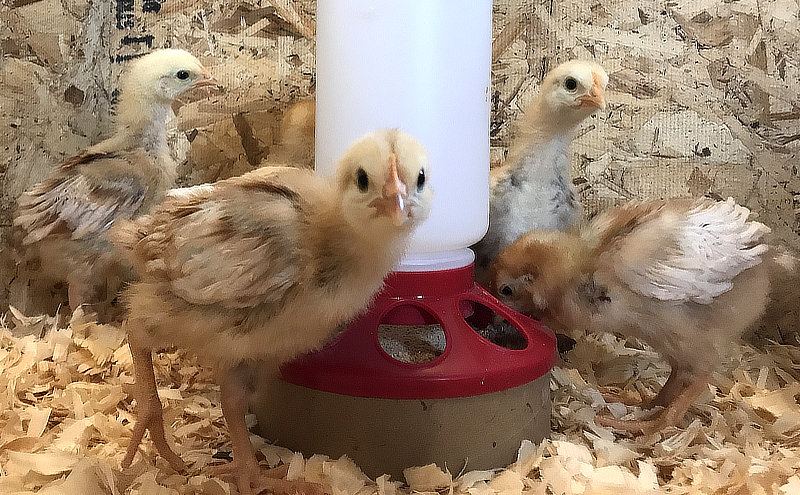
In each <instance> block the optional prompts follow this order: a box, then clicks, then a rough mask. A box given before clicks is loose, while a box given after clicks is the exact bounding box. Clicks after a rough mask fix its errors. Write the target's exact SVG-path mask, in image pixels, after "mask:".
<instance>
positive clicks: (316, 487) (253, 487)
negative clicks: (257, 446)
mask: <svg viewBox="0 0 800 495" xmlns="http://www.w3.org/2000/svg"><path fill="white" fill-rule="evenodd" d="M288 468H289V466H288V465H284V466H278V467H276V468H272V469H266V470H262V469H261V466H259V465H258V464H256V463H251V462H246V463H245V462H239V463H237V462H236V461H235V460H234V461H232V462H229V463H226V464H218V465H214V466H207V467H206V468H205V472H206V474H208V475H209V476H214V477H218V478H233V479H234V480H235V481H236V486H237V488H238V489H239V493H240V495H258V494H259V493H262V492H264V491H268V492H270V493H275V494H286V495H293V494H295V493H298V494H300V495H324V494H325V490H324V489H323V487H322V485H320V484H318V483H310V482H307V481H289V480H285V479H282V478H284V477H285V476H286V474H287V472H288Z"/></svg>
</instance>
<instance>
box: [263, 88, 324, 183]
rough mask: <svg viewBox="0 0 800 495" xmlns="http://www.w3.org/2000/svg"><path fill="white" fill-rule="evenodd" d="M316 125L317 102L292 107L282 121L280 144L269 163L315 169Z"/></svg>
mask: <svg viewBox="0 0 800 495" xmlns="http://www.w3.org/2000/svg"><path fill="white" fill-rule="evenodd" d="M315 125H316V102H315V100H302V101H298V102H297V103H295V104H293V105H292V106H290V107H289V108H288V109H287V110H286V113H285V114H284V115H283V120H282V121H281V132H280V138H279V142H278V144H277V145H276V146H275V151H273V152H272V153H270V155H269V157H268V158H267V160H266V161H267V163H270V164H282V163H285V164H291V165H294V166H297V167H302V168H310V169H313V168H314V145H315V143H316V141H315V139H314V138H315V136H314V129H315Z"/></svg>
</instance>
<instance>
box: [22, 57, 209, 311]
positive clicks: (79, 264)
mask: <svg viewBox="0 0 800 495" xmlns="http://www.w3.org/2000/svg"><path fill="white" fill-rule="evenodd" d="M216 84H217V82H216V80H214V78H212V77H211V74H209V72H208V70H206V69H205V67H203V65H202V64H201V63H200V62H199V61H198V60H197V59H196V58H195V57H193V56H192V55H191V54H189V53H188V52H185V51H183V50H175V49H166V50H158V51H155V52H152V53H150V54H148V55H145V56H144V57H141V58H139V59H137V60H136V61H134V62H133V63H132V65H131V66H130V67H129V68H128V70H127V72H126V74H125V75H124V76H123V79H122V82H121V92H120V99H119V105H118V107H117V118H116V122H115V126H116V129H115V131H114V134H113V135H112V136H111V137H109V138H108V139H106V140H105V141H102V142H100V143H98V144H96V145H94V146H91V147H89V148H87V149H85V150H83V151H81V152H80V153H79V154H78V155H76V156H73V157H72V158H68V159H67V160H65V161H64V162H63V163H61V164H60V165H59V166H58V167H57V168H56V170H55V171H54V172H53V173H52V175H51V176H50V177H49V178H48V179H47V180H45V181H44V182H41V183H39V184H36V185H35V186H33V188H31V189H30V190H29V191H27V192H25V193H24V194H23V195H22V196H21V197H20V198H19V211H18V213H17V217H16V218H15V220H14V223H15V224H16V225H19V226H21V227H22V228H23V230H24V231H25V238H24V240H23V244H25V245H31V246H33V247H35V248H37V249H38V252H39V256H40V258H41V260H42V266H43V270H44V272H45V274H47V275H49V276H50V277H51V278H53V279H54V280H65V281H66V282H67V283H68V287H69V289H68V293H69V304H70V307H71V308H72V309H73V310H74V309H75V308H77V307H78V306H80V305H81V304H83V303H98V302H102V301H103V300H105V301H106V302H108V301H110V299H112V298H113V297H114V296H115V295H116V291H117V288H118V284H119V282H118V281H116V282H115V279H118V278H126V277H127V264H126V263H124V262H123V260H122V259H121V258H120V257H119V255H118V253H117V252H116V250H115V249H113V247H112V246H111V244H110V243H109V242H108V239H107V232H108V229H109V228H110V227H111V225H112V224H113V223H114V222H115V221H116V220H118V219H130V218H134V217H136V216H139V215H141V214H144V213H147V212H149V211H150V210H151V209H152V208H153V207H154V206H155V205H156V204H158V202H159V201H161V199H162V198H163V196H164V193H165V192H166V191H167V189H169V188H170V187H172V186H173V184H174V182H175V179H176V177H177V172H176V167H177V165H176V163H175V162H174V160H172V158H171V157H170V154H169V149H168V147H167V137H166V127H165V124H166V122H167V121H168V120H169V119H171V118H172V117H173V116H174V114H173V112H172V108H171V105H172V103H173V101H174V100H175V99H176V98H178V96H180V95H181V94H183V93H184V92H186V91H188V90H190V89H192V88H197V87H201V86H209V85H216ZM104 293H105V294H104ZM98 309H102V308H98Z"/></svg>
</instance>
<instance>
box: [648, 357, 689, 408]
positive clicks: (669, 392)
mask: <svg viewBox="0 0 800 495" xmlns="http://www.w3.org/2000/svg"><path fill="white" fill-rule="evenodd" d="M670 365H671V366H672V371H670V373H669V378H667V381H666V383H664V386H663V387H661V390H659V391H658V394H657V395H656V396H655V397H653V399H652V400H651V401H650V402H649V404H648V406H649V407H651V408H652V407H656V406H661V407H666V406H667V405H668V404H669V403H670V402H672V401H674V400H675V399H676V398H677V397H678V395H680V393H681V391H683V390H685V389H686V387H688V386H689V383H688V382H687V380H690V379H692V378H693V376H694V375H692V374H691V373H686V372H681V371H680V367H679V366H677V365H676V364H675V363H670Z"/></svg>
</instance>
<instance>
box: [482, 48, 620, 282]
mask: <svg viewBox="0 0 800 495" xmlns="http://www.w3.org/2000/svg"><path fill="white" fill-rule="evenodd" d="M607 84H608V75H606V72H605V70H603V68H602V67H600V65H598V64H597V63H595V62H591V61H585V60H572V61H569V62H566V63H564V64H561V65H559V66H558V67H556V68H555V69H553V70H552V71H551V72H550V73H549V74H548V75H547V77H545V78H544V80H543V81H542V84H541V89H540V91H539V95H538V96H537V97H536V98H535V99H534V100H533V102H532V103H531V104H530V105H529V106H528V108H526V109H525V113H524V117H523V118H522V120H521V121H520V122H519V125H518V128H517V130H516V136H515V137H514V140H513V142H512V143H511V146H510V149H509V153H508V157H507V158H506V160H505V161H504V162H503V163H502V164H501V165H499V166H497V167H495V168H493V169H491V171H490V194H489V229H488V231H487V232H486V235H485V236H484V238H483V239H482V240H481V241H480V242H478V243H477V244H475V245H474V246H473V249H474V250H475V255H476V263H475V273H476V279H477V280H478V282H479V283H481V284H484V285H486V284H487V283H488V276H489V272H488V270H489V266H490V265H491V263H492V262H493V261H494V260H495V258H497V255H498V254H500V252H501V251H502V250H503V249H505V248H506V246H508V245H509V244H511V243H512V242H514V241H515V240H517V238H518V237H519V236H521V235H522V234H524V233H525V232H528V231H530V230H534V229H558V230H565V229H568V228H569V227H571V226H572V225H573V224H574V223H575V221H576V220H578V219H579V218H580V216H581V206H580V203H579V201H578V198H577V196H576V194H575V191H574V189H573V187H572V179H571V175H572V170H571V169H572V167H571V164H570V160H569V158H568V157H567V152H568V147H569V142H570V139H571V133H572V131H573V129H575V127H577V126H578V124H580V123H581V122H582V121H583V120H584V119H586V118H587V117H589V116H590V115H591V114H593V113H594V112H595V111H597V110H598V109H602V108H605V104H606V103H605V89H606V85H607Z"/></svg>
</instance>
